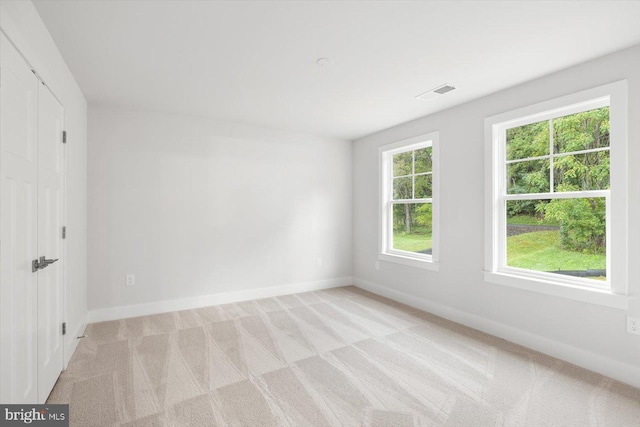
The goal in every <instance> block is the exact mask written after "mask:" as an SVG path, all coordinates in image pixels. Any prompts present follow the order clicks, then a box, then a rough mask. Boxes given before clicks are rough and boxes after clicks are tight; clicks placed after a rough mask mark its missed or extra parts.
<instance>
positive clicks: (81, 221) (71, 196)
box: [0, 0, 87, 363]
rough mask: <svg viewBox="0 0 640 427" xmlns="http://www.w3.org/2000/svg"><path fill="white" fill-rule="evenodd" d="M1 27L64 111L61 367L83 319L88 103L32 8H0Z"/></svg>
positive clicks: (15, 4) (9, 4)
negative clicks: (64, 326)
mask: <svg viewBox="0 0 640 427" xmlns="http://www.w3.org/2000/svg"><path fill="white" fill-rule="evenodd" d="M0 27H1V28H2V31H3V32H4V33H5V35H6V36H7V38H8V39H9V40H11V41H12V42H13V43H14V44H15V45H16V47H17V48H18V50H19V51H20V52H21V53H22V55H24V56H25V58H26V59H27V61H28V62H29V63H30V64H31V66H32V67H33V68H34V69H35V70H36V71H37V72H38V74H40V76H41V77H42V79H43V80H44V82H45V83H46V84H47V86H49V88H50V89H51V90H52V92H53V93H54V94H55V95H56V96H57V97H58V99H60V101H61V102H62V104H63V105H64V112H65V127H66V130H67V132H68V143H67V145H66V220H67V221H66V225H67V228H68V234H67V236H68V237H67V240H66V241H65V251H66V258H65V262H66V264H65V300H66V307H65V315H64V319H65V321H66V322H67V331H68V333H67V335H66V336H65V347H66V348H65V359H66V360H65V363H66V362H68V360H69V358H70V357H71V354H72V352H73V350H74V349H75V346H76V345H77V340H76V337H77V336H78V335H79V333H81V332H82V330H83V329H84V326H85V324H86V314H87V255H86V254H87V102H86V100H85V98H84V95H83V94H82V92H81V91H80V88H79V87H78V85H77V83H76V81H75V80H74V78H73V76H72V75H71V72H70V71H69V69H68V68H67V65H66V64H65V62H64V60H63V59H62V56H61V55H60V52H59V51H58V48H57V47H56V45H55V43H54V42H53V39H52V38H51V36H50V35H49V32H48V30H47V28H46V27H45V25H44V23H43V22H42V20H41V19H40V16H39V15H38V12H37V11H36V9H35V8H34V6H33V4H32V3H31V2H28V1H5V0H3V1H2V2H1V3H0Z"/></svg>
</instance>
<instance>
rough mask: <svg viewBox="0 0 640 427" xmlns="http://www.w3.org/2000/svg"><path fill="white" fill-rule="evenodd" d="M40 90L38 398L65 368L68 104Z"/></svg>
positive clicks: (47, 393) (45, 396)
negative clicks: (41, 259) (65, 136)
mask: <svg viewBox="0 0 640 427" xmlns="http://www.w3.org/2000/svg"><path fill="white" fill-rule="evenodd" d="M39 88H40V90H39V95H38V256H39V257H45V258H46V259H47V260H48V261H47V262H51V263H50V264H49V265H48V266H46V267H45V268H41V269H39V270H38V273H37V275H38V401H40V402H44V401H45V400H46V399H47V396H49V393H50V392H51V389H52V388H53V386H54V384H55V383H56V380H57V379H58V375H60V372H61V371H62V365H63V360H62V359H63V357H62V348H63V339H62V271H63V268H62V206H63V197H62V196H63V194H62V189H63V173H62V171H63V166H64V165H63V161H64V155H63V147H64V146H63V144H62V132H63V129H64V128H63V125H64V108H63V107H62V105H61V104H60V102H58V100H57V99H56V98H55V97H54V96H53V94H52V93H51V91H50V90H49V89H48V88H47V87H46V86H44V85H42V84H41V85H39Z"/></svg>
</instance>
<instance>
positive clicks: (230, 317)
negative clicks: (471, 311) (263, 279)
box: [49, 287, 640, 427]
mask: <svg viewBox="0 0 640 427" xmlns="http://www.w3.org/2000/svg"><path fill="white" fill-rule="evenodd" d="M86 335H87V338H84V339H83V340H81V342H80V344H79V346H78V349H77V350H76V352H75V354H74V356H73V358H72V360H71V363H70V364H69V368H68V369H67V370H66V371H65V372H63V374H62V376H61V377H60V379H59V381H58V383H57V384H56V386H55V388H54V390H53V392H52V393H51V396H50V397H49V403H70V404H71V424H72V425H74V426H89V425H117V424H123V425H127V426H156V425H158V426H161V425H185V426H186V425H191V426H209V425H211V426H213V425H220V426H222V425H229V426H270V425H290V426H307V425H316V426H361V425H366V426H397V427H402V426H430V425H436V426H439V425H448V426H464V427H473V426H536V427H538V426H577V427H586V426H616V427H622V426H630V427H631V426H633V427H637V426H640V390H638V389H635V388H633V387H630V386H627V385H624V384H622V383H619V382H616V381H614V380H612V379H610V378H606V377H603V376H601V375H598V374H595V373H593V372H590V371H586V370H584V369H581V368H578V367H576V366H573V365H571V364H568V363H565V362H562V361H560V360H557V359H554V358H551V357H548V356H545V355H542V354H540V353H536V352H534V351H531V350H528V349H526V348H523V347H520V346H517V345H515V344H512V343H509V342H507V341H504V340H501V339H498V338H495V337H492V336H490V335H486V334H483V333H480V332H478V331H475V330H472V329H469V328H466V327H462V326H460V325H457V324H455V323H451V322H448V321H445V320H443V319H441V318H438V317H435V316H432V315H429V314H426V313H424V312H420V311H417V310H415V309H412V308H410V307H407V306H404V305H401V304H398V303H395V302H393V301H390V300H387V299H383V298H381V297H378V296H375V295H373V294H369V293H367V292H364V291H361V290H359V289H357V288H354V287H346V288H337V289H331V290H326V291H318V292H310V293H303V294H297V295H289V296H282V297H278V298H269V299H263V300H256V301H250V302H242V303H236V304H226V305H221V306H214V307H206V308H200V309H196V310H187V311H180V312H174V313H167V314H160V315H154V316H147V317H138V318H132V319H126V320H120V321H112V322H103V323H95V324H92V325H89V327H88V328H87V330H86Z"/></svg>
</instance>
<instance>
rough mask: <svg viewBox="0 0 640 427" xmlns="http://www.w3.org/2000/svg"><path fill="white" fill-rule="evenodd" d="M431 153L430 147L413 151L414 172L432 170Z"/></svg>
mask: <svg viewBox="0 0 640 427" xmlns="http://www.w3.org/2000/svg"><path fill="white" fill-rule="evenodd" d="M431 155H432V149H431V147H425V148H421V149H420V150H416V151H415V158H416V160H415V161H416V165H415V169H416V170H415V173H423V172H431V171H432V170H433V160H432V158H431Z"/></svg>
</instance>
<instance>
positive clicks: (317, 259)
mask: <svg viewBox="0 0 640 427" xmlns="http://www.w3.org/2000/svg"><path fill="white" fill-rule="evenodd" d="M316 267H318V268H320V267H322V258H316Z"/></svg>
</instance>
